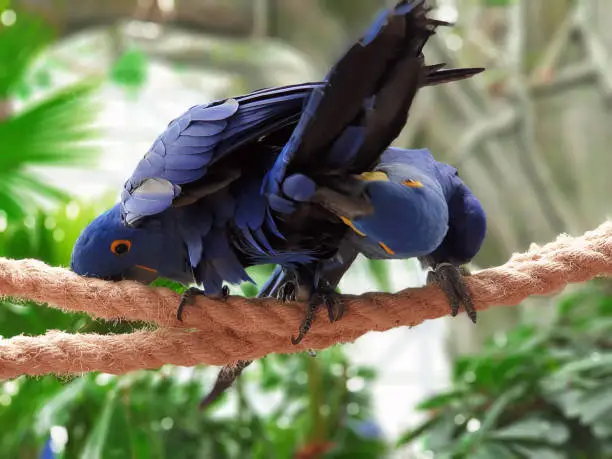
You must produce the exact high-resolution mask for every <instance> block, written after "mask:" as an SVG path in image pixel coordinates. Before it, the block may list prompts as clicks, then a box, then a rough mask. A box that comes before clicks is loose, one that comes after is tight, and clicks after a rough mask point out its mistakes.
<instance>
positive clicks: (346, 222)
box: [340, 217, 365, 237]
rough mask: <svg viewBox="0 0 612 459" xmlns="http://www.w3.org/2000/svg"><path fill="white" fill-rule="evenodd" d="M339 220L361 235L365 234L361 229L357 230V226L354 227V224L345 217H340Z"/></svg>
mask: <svg viewBox="0 0 612 459" xmlns="http://www.w3.org/2000/svg"><path fill="white" fill-rule="evenodd" d="M340 220H342V222H343V223H344V224H345V225H346V226H348V227H349V228H350V229H352V230H353V231H355V232H356V233H357V234H359V235H360V236H362V237H365V234H364V233H362V232H361V231H359V230H358V229H357V228H355V225H354V224H353V222H352V221H351V220H350V219H348V218H346V217H340Z"/></svg>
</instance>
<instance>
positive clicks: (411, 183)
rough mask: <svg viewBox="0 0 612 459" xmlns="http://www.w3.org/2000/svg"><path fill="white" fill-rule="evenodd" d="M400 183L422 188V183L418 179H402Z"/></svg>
mask: <svg viewBox="0 0 612 459" xmlns="http://www.w3.org/2000/svg"><path fill="white" fill-rule="evenodd" d="M402 185H406V186H408V187H410V188H423V184H422V183H421V182H419V181H418V180H404V181H403V182H402Z"/></svg>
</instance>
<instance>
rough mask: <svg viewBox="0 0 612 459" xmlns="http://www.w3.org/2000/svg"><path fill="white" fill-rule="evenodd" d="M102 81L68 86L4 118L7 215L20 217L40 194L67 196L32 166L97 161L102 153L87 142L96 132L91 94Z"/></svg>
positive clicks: (1, 148)
mask: <svg viewBox="0 0 612 459" xmlns="http://www.w3.org/2000/svg"><path fill="white" fill-rule="evenodd" d="M98 85H99V83H98V81H97V80H96V81H86V82H82V83H78V84H76V85H73V86H71V87H68V88H65V89H63V90H61V91H58V92H56V93H54V94H52V95H50V96H48V97H47V98H46V99H44V100H43V101H41V102H38V103H36V104H35V105H33V106H31V107H29V108H27V109H25V110H23V111H21V112H19V113H17V114H15V115H13V116H12V117H10V118H8V119H7V120H5V121H4V122H3V123H0V209H2V210H4V212H6V214H7V218H9V219H13V218H21V217H22V216H24V215H25V214H27V212H28V210H29V211H31V210H32V208H33V207H32V206H34V205H36V204H37V202H38V201H40V198H43V199H50V200H55V201H64V200H65V198H67V197H68V196H67V195H66V194H65V193H63V192H62V191H61V190H58V189H56V188H54V187H52V186H50V185H48V184H46V183H44V182H43V181H41V180H39V179H37V178H36V176H34V175H32V174H31V172H30V171H29V170H28V169H29V167H32V166H85V165H92V164H95V162H96V161H97V158H98V153H99V152H98V150H97V149H96V148H94V147H93V146H91V144H88V143H86V141H91V140H93V139H94V138H95V137H96V134H97V130H96V129H95V128H94V122H95V119H96V115H97V110H96V108H97V106H96V104H95V103H94V101H93V100H92V97H91V96H92V95H93V92H94V91H95V89H97V87H98Z"/></svg>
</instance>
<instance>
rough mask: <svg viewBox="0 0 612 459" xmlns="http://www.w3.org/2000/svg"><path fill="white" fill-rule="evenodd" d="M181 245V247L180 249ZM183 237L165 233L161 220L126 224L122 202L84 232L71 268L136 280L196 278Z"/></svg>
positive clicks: (188, 280) (184, 280)
mask: <svg viewBox="0 0 612 459" xmlns="http://www.w3.org/2000/svg"><path fill="white" fill-rule="evenodd" d="M177 248H178V250H177ZM183 252H184V250H183V249H182V245H181V244H180V241H177V240H176V238H173V237H172V236H171V235H170V234H165V233H164V229H163V225H161V222H159V221H157V222H155V221H153V222H151V223H150V224H148V225H143V226H139V227H135V228H134V227H128V226H125V225H124V224H123V222H122V219H121V214H120V208H119V204H117V205H115V206H114V207H113V208H111V209H109V210H107V211H106V212H104V213H103V214H101V215H100V216H98V217H97V218H95V219H94V220H93V221H92V222H91V223H90V224H89V225H88V226H87V227H86V228H85V229H84V230H83V232H82V233H81V234H80V236H79V238H78V239H77V241H76V243H75V245H74V248H73V250H72V258H71V261H70V269H72V271H74V272H75V273H77V274H79V275H82V276H87V277H96V278H100V279H105V280H113V281H119V280H135V281H138V282H141V283H143V284H150V283H151V282H153V281H154V280H155V279H157V278H158V277H166V278H168V279H172V280H175V281H178V282H182V283H191V282H193V274H192V273H191V270H190V269H186V268H187V267H188V264H186V263H185V261H184V260H185V257H184V253H183Z"/></svg>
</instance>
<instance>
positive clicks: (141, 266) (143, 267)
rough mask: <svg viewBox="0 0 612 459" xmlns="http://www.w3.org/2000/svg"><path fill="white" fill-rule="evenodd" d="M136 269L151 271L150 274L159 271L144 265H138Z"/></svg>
mask: <svg viewBox="0 0 612 459" xmlns="http://www.w3.org/2000/svg"><path fill="white" fill-rule="evenodd" d="M136 267H137V268H140V269H144V270H145V271H149V272H150V273H156V272H157V269H153V268H149V267H148V266H144V265H136Z"/></svg>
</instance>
